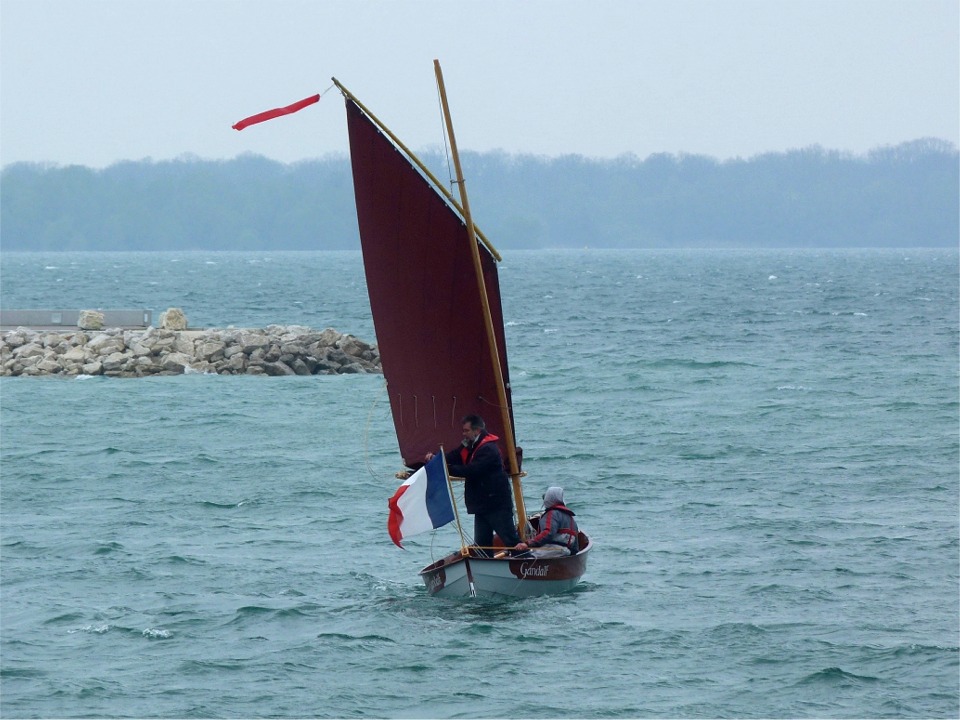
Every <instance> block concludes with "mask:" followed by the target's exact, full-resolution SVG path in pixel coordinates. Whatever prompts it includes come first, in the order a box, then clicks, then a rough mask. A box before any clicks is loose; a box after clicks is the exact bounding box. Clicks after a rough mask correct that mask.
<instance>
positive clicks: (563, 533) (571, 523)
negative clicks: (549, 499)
mask: <svg viewBox="0 0 960 720" xmlns="http://www.w3.org/2000/svg"><path fill="white" fill-rule="evenodd" d="M552 510H559V511H560V512H561V513H563V514H565V515H566V516H567V525H566V526H565V527H559V528H550V529H551V531H552V535H554V536H555V538H556V539H554V540H546V541H545V543H546V544H548V545H560V546H561V547H565V548H568V549H569V550H570V554H571V555H576V554H577V553H578V552H579V551H580V542H579V537H578V536H579V528H578V527H577V521H576V520H574V519H573V516H574V514H575V513H574V512H573V510H571V509H570V508H568V507H567V506H566V505H552V506H551V507H548V508H547V509H546V510H545V511H544V513H543V516H542V517H541V521H543V520H545V519H546V517H547V513H549V512H551V511H552ZM561 517H562V516H561ZM546 529H547V528H546V527H544V526H541V527H540V531H541V532H543V531H545V530H546ZM537 534H538V535H539V534H540V533H537Z"/></svg>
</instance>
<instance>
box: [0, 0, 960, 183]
mask: <svg viewBox="0 0 960 720" xmlns="http://www.w3.org/2000/svg"><path fill="white" fill-rule="evenodd" d="M958 6H960V3H958V2H957V0H898V1H895V2H891V1H888V0H804V1H802V2H796V1H793V0H759V1H753V0H712V1H709V2H708V1H704V0H579V1H577V2H573V1H572V0H484V1H483V2H479V1H470V0H457V1H453V0H449V1H439V0H269V1H268V0H0V73H2V77H0V164H2V165H7V164H10V163H13V162H18V161H34V162H55V163H60V164H73V163H77V164H82V165H88V166H92V167H104V166H106V165H109V164H111V163H114V162H116V161H119V160H142V159H144V158H152V159H154V160H166V159H170V158H176V157H180V156H183V155H187V154H192V155H196V156H198V157H200V158H205V159H207V158H233V157H236V156H237V155H240V154H243V153H248V152H252V153H257V154H261V155H265V156H267V157H270V158H274V159H277V160H281V161H284V162H293V161H297V160H302V159H308V158H315V157H321V156H323V155H325V154H327V153H346V151H347V133H346V122H345V117H344V110H343V103H342V100H341V97H340V95H339V94H338V93H337V91H336V90H331V91H329V92H328V93H327V94H326V95H325V96H324V97H323V99H322V100H321V101H320V103H319V104H318V105H314V106H312V107H310V108H308V109H306V110H303V111H302V112H300V113H299V114H297V115H292V116H288V117H285V118H280V119H277V120H273V121H271V122H269V123H265V124H262V125H257V126H253V127H250V128H248V129H246V130H244V131H243V132H237V131H235V130H232V129H231V127H230V126H231V125H232V124H233V123H235V122H236V121H237V120H239V119H241V118H243V117H245V116H247V115H252V114H254V113H256V112H259V111H262V110H267V109H270V108H273V107H277V106H281V105H287V104H289V103H292V102H294V101H296V100H300V99H301V98H304V97H306V96H308V95H311V94H314V93H317V92H323V91H324V90H326V89H327V88H328V87H329V86H330V77H331V76H336V77H337V79H339V80H340V81H341V82H343V83H344V85H346V87H348V88H349V89H350V90H351V91H353V92H354V93H355V94H356V95H357V96H358V97H359V98H360V99H361V101H363V102H364V103H365V104H366V105H367V106H368V107H369V108H370V110H371V111H373V112H374V114H376V115H378V116H379V117H380V118H381V119H382V120H383V121H384V122H386V123H387V125H388V126H389V127H390V128H391V129H392V130H393V131H394V132H395V133H396V134H397V135H399V136H400V137H401V138H402V139H403V140H404V141H405V142H406V144H407V145H409V146H410V147H412V148H413V149H423V148H437V147H442V143H443V136H442V134H441V133H442V130H441V121H440V116H439V111H438V101H437V92H436V83H435V80H434V75H433V59H434V58H439V59H440V61H441V64H442V66H443V71H444V79H445V82H446V86H447V92H448V95H449V98H450V104H451V111H452V114H453V120H454V126H455V129H456V133H457V140H458V143H459V145H460V147H461V149H471V150H479V151H486V150H493V149H502V150H504V151H506V152H509V153H533V154H538V155H550V156H556V155H562V154H567V153H577V154H581V155H586V156H594V157H615V156H618V155H621V154H624V153H633V154H635V155H636V156H638V157H640V158H645V157H646V156H648V155H650V154H652V153H660V152H667V153H698V154H706V155H711V156H714V157H717V158H729V157H737V156H740V157H751V156H753V155H756V154H759V153H763V152H768V151H783V150H788V149H791V148H798V147H806V146H809V145H814V144H819V145H822V146H823V147H826V148H831V149H840V150H848V151H853V152H857V153H860V152H864V151H866V150H869V149H870V148H873V147H876V146H879V145H890V144H897V143H900V142H903V141H907V140H914V139H916V138H920V137H938V138H943V139H946V140H948V141H950V142H952V143H954V144H960V139H958V126H960V109H958V108H960V99H958V94H960V78H958V67H960V48H958V32H960V15H958Z"/></svg>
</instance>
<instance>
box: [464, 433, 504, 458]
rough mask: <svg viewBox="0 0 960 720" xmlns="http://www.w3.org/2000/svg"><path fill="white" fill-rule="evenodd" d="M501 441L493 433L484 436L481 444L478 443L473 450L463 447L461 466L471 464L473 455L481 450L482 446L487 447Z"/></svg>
mask: <svg viewBox="0 0 960 720" xmlns="http://www.w3.org/2000/svg"><path fill="white" fill-rule="evenodd" d="M499 439H500V438H498V437H497V436H496V435H493V434H491V433H487V434H486V435H484V436H483V437H482V438H480V442H478V443H477V444H476V445H474V446H473V447H472V448H467V447H461V448H460V460H461V462H460V464H461V465H466V464H467V463H469V462H470V458H472V457H473V454H474V453H475V452H476V451H477V450H479V449H480V447H481V446H483V445H486V444H487V443H491V442H493V443H495V442H497V441H498V440H499Z"/></svg>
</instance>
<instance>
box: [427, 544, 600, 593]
mask: <svg viewBox="0 0 960 720" xmlns="http://www.w3.org/2000/svg"><path fill="white" fill-rule="evenodd" d="M581 539H582V540H586V542H585V543H581V547H582V549H581V550H580V552H578V553H577V554H576V555H568V556H566V557H552V558H500V559H497V558H480V557H473V556H470V557H463V555H461V554H460V553H459V552H454V553H451V554H449V555H447V556H446V557H444V558H442V559H440V560H438V561H436V562H435V563H431V564H430V565H428V566H427V567H425V568H424V569H423V570H421V571H420V577H421V578H422V579H423V583H424V585H426V586H427V590H428V591H429V593H430V594H431V595H433V596H435V597H441V598H456V597H533V596H537V595H555V594H557V593H562V592H566V591H568V590H570V589H572V588H573V587H574V586H575V585H576V584H577V583H578V582H580V578H581V577H582V576H583V574H584V572H586V569H587V553H589V552H590V548H591V545H592V543H591V542H590V540H589V538H587V536H586V535H584V534H583V533H581Z"/></svg>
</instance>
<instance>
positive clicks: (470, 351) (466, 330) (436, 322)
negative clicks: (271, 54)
mask: <svg viewBox="0 0 960 720" xmlns="http://www.w3.org/2000/svg"><path fill="white" fill-rule="evenodd" d="M346 105H347V125H348V128H349V133H350V155H351V160H352V164H353V184H354V190H355V192H356V201H357V217H358V220H359V225H360V240H361V245H362V248H363V264H364V268H365V270H366V277H367V290H368V292H369V295H370V307H371V310H372V312H373V321H374V328H375V331H376V336H377V343H378V345H379V349H380V358H381V361H382V363H383V372H384V375H385V377H386V381H387V393H388V395H389V397H390V408H391V410H392V412H393V420H394V425H395V427H396V429H397V439H398V440H399V442H400V454H401V456H402V457H403V459H404V462H405V463H406V464H407V465H408V466H418V465H420V464H422V463H423V456H424V455H425V454H426V453H427V452H436V451H437V449H438V448H439V447H440V445H441V444H442V445H443V446H444V447H445V448H446V449H448V450H449V449H452V448H453V447H455V446H456V445H458V444H459V442H460V440H461V432H460V418H461V417H463V416H464V415H466V414H469V413H476V414H478V415H480V416H481V417H483V418H484V420H485V421H486V423H487V429H488V430H490V431H491V432H492V433H494V434H495V435H498V436H500V437H501V438H503V437H505V431H504V428H503V421H502V419H501V410H500V407H499V402H498V393H497V381H496V377H495V374H494V369H493V364H492V363H491V361H490V353H489V349H488V342H487V338H486V330H485V327H484V318H483V308H482V305H481V296H480V294H479V289H478V284H477V279H476V273H475V270H474V266H473V260H472V258H471V250H470V244H469V243H470V240H469V237H468V234H467V228H466V224H465V223H464V220H463V217H462V216H461V215H460V213H459V212H458V211H457V210H456V209H455V208H454V207H453V206H452V205H451V204H450V203H449V202H448V201H447V199H446V198H444V197H443V196H442V195H441V194H440V192H439V191H438V190H436V189H435V187H434V185H433V183H432V182H431V181H430V180H429V179H428V178H426V177H424V175H423V174H422V173H421V172H420V171H419V170H418V169H417V168H416V166H415V164H414V163H412V162H411V161H410V160H409V159H408V158H407V156H406V154H405V153H404V152H403V151H402V150H401V149H400V148H398V147H397V146H396V145H395V144H394V143H393V142H392V141H391V140H390V139H389V138H388V137H387V136H386V135H385V134H384V133H383V132H382V131H381V130H380V129H379V128H378V127H377V126H376V125H375V124H374V122H373V121H372V120H371V119H370V118H369V117H367V115H366V114H365V113H364V112H363V110H362V109H361V108H360V107H358V106H357V104H356V103H354V102H353V101H352V100H351V99H349V98H347V100H346ZM480 257H481V265H482V267H483V275H484V280H485V285H486V292H487V296H488V298H489V303H490V311H491V316H492V321H493V328H494V334H495V335H496V338H497V348H498V353H499V355H500V357H499V362H500V368H501V371H502V374H503V379H504V382H505V383H506V385H507V387H506V397H507V403H508V405H509V403H510V390H509V375H508V372H507V356H506V346H505V344H504V336H503V311H502V308H501V304H500V284H499V280H498V277H497V267H496V260H495V259H494V257H493V256H492V255H491V254H490V252H489V251H488V250H487V248H486V247H485V246H484V245H483V244H482V243H480ZM511 418H512V413H511ZM511 424H512V419H511ZM501 449H505V448H501Z"/></svg>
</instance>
